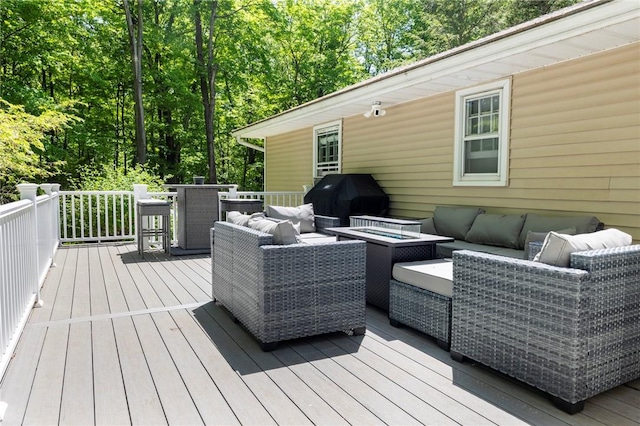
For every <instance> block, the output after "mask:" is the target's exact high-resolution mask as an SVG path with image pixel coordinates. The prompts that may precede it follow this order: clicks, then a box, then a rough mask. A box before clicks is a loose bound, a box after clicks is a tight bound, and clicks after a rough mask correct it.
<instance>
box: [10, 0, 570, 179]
mask: <svg viewBox="0 0 640 426" xmlns="http://www.w3.org/2000/svg"><path fill="white" fill-rule="evenodd" d="M575 2H576V0H218V2H217V10H216V19H215V22H214V23H213V27H212V28H210V26H211V25H212V24H211V22H210V21H209V20H208V18H207V16H209V15H208V14H207V13H206V11H208V10H210V6H211V3H210V0H207V1H200V2H196V4H199V7H200V11H201V16H202V17H203V22H202V26H203V30H204V32H205V33H207V34H208V33H209V31H212V35H213V40H214V41H215V42H214V46H213V49H212V52H211V55H212V57H213V59H214V60H213V64H214V65H215V67H216V80H215V82H214V87H213V88H214V89H215V93H216V103H215V105H216V106H215V118H214V123H213V124H214V126H213V128H214V140H215V156H216V170H217V179H218V182H219V183H237V184H240V186H241V187H242V189H247V190H260V189H262V186H263V182H262V179H263V178H262V176H263V167H264V157H263V154H262V153H260V152H256V151H253V150H249V149H248V148H246V147H244V146H241V145H239V144H237V142H236V141H235V140H234V139H233V138H232V137H231V133H232V131H233V130H234V129H237V128H240V127H243V126H245V125H247V124H249V123H253V122H255V121H257V120H260V119H263V118H266V117H269V116H272V115H274V114H277V113H279V112H282V111H284V110H286V109H289V108H292V107H295V106H298V105H300V104H303V103H305V102H308V101H311V100H313V99H316V98H318V97H321V96H324V95H327V94H329V93H331V92H334V91H336V90H339V89H341V88H343V87H345V86H348V85H350V84H354V83H356V82H358V81H361V80H364V79H366V78H368V77H370V76H373V75H377V74H379V73H382V72H385V71H388V70H390V69H392V68H394V67H397V66H399V65H403V64H406V63H408V62H412V61H415V60H418V59H422V58H424V57H427V56H430V55H433V54H435V53H438V52H441V51H443V50H446V49H449V48H451V47H455V46H458V45H460V44H463V43H467V42H469V41H472V40H475V39H477V38H479V37H483V36H486V35H488V34H491V33H493V32H496V31H499V30H502V29H504V28H506V27H508V26H511V25H515V24H517V23H520V22H523V21H525V20H528V19H532V18H535V17H537V16H539V15H540V14H544V13H549V12H552V11H554V10H556V9H558V8H560V7H564V6H567V5H569V4H572V3H575ZM195 7H196V6H195V5H194V1H193V0H163V1H144V2H143V10H142V14H143V16H142V20H143V22H144V34H143V41H144V45H143V52H142V86H143V103H144V109H145V130H146V133H147V164H146V167H145V168H144V169H138V168H134V167H132V164H134V158H135V152H136V146H135V128H134V126H135V120H134V108H133V93H132V88H133V76H132V67H131V63H130V61H131V59H130V56H129V51H128V38H127V28H126V23H125V14H124V10H123V8H122V2H120V1H104V0H73V1H69V0H46V1H42V0H0V98H2V99H5V100H6V101H8V102H10V103H11V104H3V105H2V108H1V109H0V113H2V114H8V113H9V112H8V111H9V110H11V111H12V112H11V114H10V115H11V116H12V117H11V118H10V119H6V120H5V119H2V120H1V121H0V129H2V128H3V125H4V128H5V129H6V128H7V126H9V124H8V123H12V124H11V125H12V126H16V125H17V124H16V123H22V125H23V126H26V128H27V129H28V130H29V131H28V132H26V133H24V134H23V133H20V132H18V133H15V132H12V133H11V132H10V133H7V130H4V133H0V134H2V135H3V136H0V141H1V142H2V146H0V150H1V151H0V184H2V185H3V186H2V190H3V191H4V190H5V188H7V186H9V187H12V186H13V185H15V183H18V182H19V181H20V180H23V179H29V180H42V179H48V180H50V181H56V182H59V183H61V184H62V187H63V188H71V187H73V188H79V189H80V188H82V189H87V188H95V189H107V188H118V189H122V188H129V187H130V186H131V184H132V183H133V182H146V180H143V179H147V178H149V179H150V180H151V181H153V182H156V183H158V182H160V181H168V182H171V183H188V182H191V178H192V176H193V175H203V176H207V175H208V170H207V168H208V165H207V141H206V135H205V123H204V118H203V116H204V114H203V104H202V99H201V96H200V86H199V84H200V80H199V75H200V74H199V72H198V71H199V70H198V69H197V68H196V52H195V43H194V36H195V24H194V11H195V9H194V8H195ZM134 9H135V8H134ZM137 13H138V12H137V10H135V11H134V14H137ZM136 19H137V17H136ZM207 54H208V52H207ZM10 105H11V106H10ZM60 105H65V107H64V108H63V107H60ZM24 114H28V115H29V116H27V115H24ZM58 114H62V115H58ZM33 117H42V118H41V119H40V121H39V122H38V121H37V120H36V121H34V118H33ZM65 117H66V118H67V119H66V121H65V120H64V118H65ZM70 117H78V119H71V118H70ZM0 118H2V117H0ZM47 126H53V127H47ZM16 134H17V135H19V136H16ZM7 135H10V136H7ZM16 140H19V141H20V143H18V142H16ZM9 141H11V142H9ZM258 143H260V142H258ZM87 165H91V168H87ZM145 170H146V172H145ZM144 173H148V176H147V175H144ZM12 190H13V189H12V188H11V191H12Z"/></svg>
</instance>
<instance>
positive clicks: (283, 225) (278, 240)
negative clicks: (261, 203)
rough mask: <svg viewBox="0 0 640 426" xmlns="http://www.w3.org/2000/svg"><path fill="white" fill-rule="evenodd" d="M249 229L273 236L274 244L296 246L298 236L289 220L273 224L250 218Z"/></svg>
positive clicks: (262, 219)
mask: <svg viewBox="0 0 640 426" xmlns="http://www.w3.org/2000/svg"><path fill="white" fill-rule="evenodd" d="M248 226H249V228H251V229H255V230H256V231H260V232H264V233H266V234H271V235H273V243H274V244H282V245H285V244H296V243H298V241H299V237H300V234H299V233H298V231H296V229H295V228H294V226H293V223H291V221H289V220H283V221H280V222H275V221H273V220H269V219H266V218H264V216H263V217H262V218H261V217H259V216H258V217H251V219H249V224H248Z"/></svg>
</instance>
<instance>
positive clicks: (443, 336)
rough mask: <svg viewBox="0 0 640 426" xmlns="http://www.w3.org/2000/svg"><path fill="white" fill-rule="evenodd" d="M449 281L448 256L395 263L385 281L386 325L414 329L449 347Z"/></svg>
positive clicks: (451, 269) (447, 348) (450, 285)
mask: <svg viewBox="0 0 640 426" xmlns="http://www.w3.org/2000/svg"><path fill="white" fill-rule="evenodd" d="M452 282H453V262H452V261H451V259H433V260H424V261H418V262H403V263H396V264H395V265H394V266H393V278H392V279H391V281H389V322H390V324H391V325H392V326H394V327H399V326H400V325H407V326H409V327H412V328H415V329H416V330H419V331H421V332H423V333H425V334H428V335H430V336H433V337H435V338H436V339H437V341H438V346H440V347H441V348H443V349H445V350H449V347H450V344H451V296H452V293H453V283H452Z"/></svg>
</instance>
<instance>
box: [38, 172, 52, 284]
mask: <svg viewBox="0 0 640 426" xmlns="http://www.w3.org/2000/svg"><path fill="white" fill-rule="evenodd" d="M51 186H52V185H51V184H50V183H41V184H40V188H41V189H42V190H43V191H44V193H45V194H47V196H48V197H49V200H48V202H47V206H48V209H49V214H47V215H46V216H47V219H46V223H38V226H39V227H42V226H45V227H46V229H45V231H46V232H45V235H46V238H45V239H46V241H44V244H45V247H46V248H47V255H48V257H49V260H50V262H48V263H49V265H52V264H53V229H54V225H53V195H52V194H51ZM39 260H42V259H39ZM39 272H42V273H44V272H43V271H39Z"/></svg>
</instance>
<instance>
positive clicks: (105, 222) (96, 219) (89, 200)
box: [60, 185, 304, 243]
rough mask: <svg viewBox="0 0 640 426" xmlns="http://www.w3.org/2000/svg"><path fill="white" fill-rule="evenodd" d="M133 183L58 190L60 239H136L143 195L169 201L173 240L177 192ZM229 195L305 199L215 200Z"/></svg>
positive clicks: (286, 202)
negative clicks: (122, 187) (102, 188)
mask: <svg viewBox="0 0 640 426" xmlns="http://www.w3.org/2000/svg"><path fill="white" fill-rule="evenodd" d="M135 186H136V189H134V190H133V191H60V241H61V242H62V243H71V242H101V241H132V240H135V239H136V229H135V226H136V225H135V224H136V221H135V201H136V199H137V198H140V197H142V198H158V199H163V200H167V201H169V202H170V203H171V242H172V243H176V242H177V240H178V237H177V229H178V226H177V221H178V220H179V219H178V217H177V214H176V212H177V211H178V209H177V207H176V206H177V204H176V203H177V200H176V193H175V192H147V191H146V185H135ZM228 198H240V199H259V200H262V201H263V203H264V205H265V206H267V205H278V206H298V205H300V204H303V203H304V193H303V192H260V191H235V190H230V191H229V192H219V193H218V202H219V201H220V200H224V199H228ZM218 207H219V206H218ZM218 211H220V208H218ZM155 225H157V222H153V221H150V222H149V223H148V226H151V227H152V226H155Z"/></svg>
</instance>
